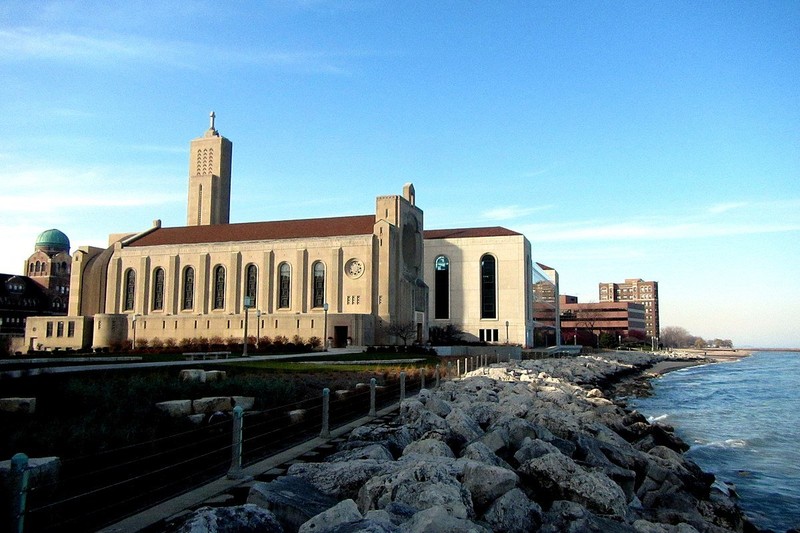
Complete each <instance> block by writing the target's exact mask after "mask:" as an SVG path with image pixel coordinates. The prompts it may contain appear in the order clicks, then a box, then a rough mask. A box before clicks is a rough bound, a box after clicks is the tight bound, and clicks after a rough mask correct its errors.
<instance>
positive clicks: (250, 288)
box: [244, 265, 258, 307]
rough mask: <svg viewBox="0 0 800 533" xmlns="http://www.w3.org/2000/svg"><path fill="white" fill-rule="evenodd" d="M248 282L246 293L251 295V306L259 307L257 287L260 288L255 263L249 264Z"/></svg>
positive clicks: (247, 270) (246, 274) (246, 273)
mask: <svg viewBox="0 0 800 533" xmlns="http://www.w3.org/2000/svg"><path fill="white" fill-rule="evenodd" d="M245 277H246V279H247V284H246V285H245V289H244V290H245V292H244V295H245V296H248V297H250V306H251V307H258V306H257V304H256V289H257V288H258V268H256V266H255V265H247V269H246V270H245Z"/></svg>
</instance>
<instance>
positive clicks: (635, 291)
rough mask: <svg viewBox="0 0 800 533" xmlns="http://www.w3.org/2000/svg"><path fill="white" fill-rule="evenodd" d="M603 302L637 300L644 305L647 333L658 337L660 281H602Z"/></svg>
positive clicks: (601, 296) (649, 335)
mask: <svg viewBox="0 0 800 533" xmlns="http://www.w3.org/2000/svg"><path fill="white" fill-rule="evenodd" d="M600 301H601V302H636V303H640V304H643V305H644V313H645V333H646V334H647V336H648V337H650V338H653V337H658V336H659V331H660V330H661V322H660V320H659V313H658V282H657V281H644V280H643V279H626V280H625V283H600Z"/></svg>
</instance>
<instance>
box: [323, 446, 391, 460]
mask: <svg viewBox="0 0 800 533" xmlns="http://www.w3.org/2000/svg"><path fill="white" fill-rule="evenodd" d="M357 459H374V460H375V461H392V460H394V457H392V454H391V453H389V450H388V449H387V448H386V446H384V445H383V444H375V443H368V444H365V445H364V446H358V447H355V448H350V449H345V450H341V451H338V452H336V453H334V454H331V455H329V456H328V457H327V459H325V460H326V461H327V462H330V463H334V462H346V461H355V460H357Z"/></svg>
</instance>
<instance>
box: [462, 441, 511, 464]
mask: <svg viewBox="0 0 800 533" xmlns="http://www.w3.org/2000/svg"><path fill="white" fill-rule="evenodd" d="M461 457H463V458H464V459H471V460H473V461H478V462H480V463H484V464H487V465H492V466H499V467H502V468H507V469H509V470H513V468H512V467H511V465H509V464H508V463H507V462H505V461H504V460H503V459H501V458H500V457H498V456H497V454H496V453H494V452H493V451H492V450H491V449H490V448H489V447H488V446H487V445H486V444H484V443H483V442H482V441H476V442H473V443H472V444H469V445H467V447H466V448H464V450H463V451H462V453H461Z"/></svg>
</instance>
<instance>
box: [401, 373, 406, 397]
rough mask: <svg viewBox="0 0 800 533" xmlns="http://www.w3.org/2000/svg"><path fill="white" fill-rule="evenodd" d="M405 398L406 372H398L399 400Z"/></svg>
mask: <svg viewBox="0 0 800 533" xmlns="http://www.w3.org/2000/svg"><path fill="white" fill-rule="evenodd" d="M405 399H406V373H405V372H400V401H401V402H402V401H403V400H405Z"/></svg>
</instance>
